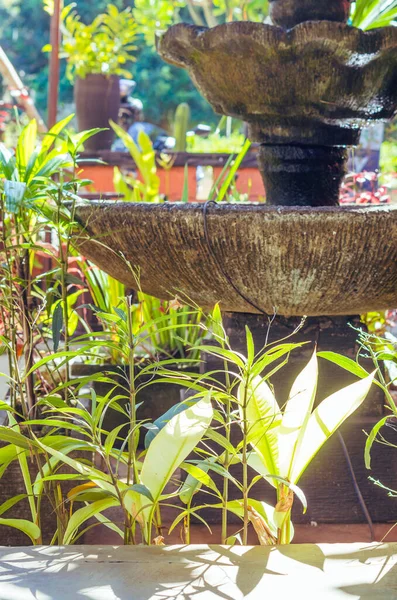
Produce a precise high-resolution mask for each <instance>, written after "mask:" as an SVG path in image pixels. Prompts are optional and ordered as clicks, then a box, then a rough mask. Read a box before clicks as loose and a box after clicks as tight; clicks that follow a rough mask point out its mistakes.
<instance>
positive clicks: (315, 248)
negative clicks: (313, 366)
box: [75, 201, 397, 316]
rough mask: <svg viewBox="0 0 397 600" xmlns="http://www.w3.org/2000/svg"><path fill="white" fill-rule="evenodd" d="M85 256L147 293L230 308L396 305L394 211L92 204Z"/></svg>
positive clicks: (83, 211)
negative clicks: (138, 276)
mask: <svg viewBox="0 0 397 600" xmlns="http://www.w3.org/2000/svg"><path fill="white" fill-rule="evenodd" d="M75 214H76V220H77V221H78V222H79V223H80V225H81V229H80V231H79V233H77V232H76V237H75V243H76V246H77V247H78V248H79V249H80V251H81V253H82V254H84V256H86V257H87V258H88V259H89V260H91V261H92V262H93V263H95V264H96V265H98V266H99V267H100V268H101V269H103V270H104V271H106V272H108V273H109V274H111V275H113V276H114V277H115V278H117V279H119V280H120V281H122V282H123V283H125V284H126V285H127V286H129V287H131V288H136V280H135V276H134V274H133V271H134V270H135V272H137V271H139V273H140V284H141V287H142V289H143V291H145V292H146V293H149V294H151V295H154V296H157V297H159V298H171V297H173V296H175V295H178V296H179V297H180V298H181V299H182V300H186V301H189V300H190V301H192V302H195V303H197V304H198V305H200V306H202V307H204V308H210V307H212V306H213V305H214V304H215V303H216V302H219V303H220V306H221V308H222V309H223V310H225V311H229V312H245V313H247V312H248V313H261V312H264V313H266V314H273V313H274V312H277V313H278V314H281V315H285V316H302V315H308V316H321V315H348V314H360V313H363V312H367V311H372V310H381V309H386V308H394V307H396V306H397V207H394V206H390V205H389V206H370V207H362V206H344V207H317V208H310V207H274V206H267V205H263V204H251V203H250V204H213V203H211V204H198V203H192V204H181V203H165V204H149V203H125V202H102V201H98V202H90V203H87V204H79V205H77V206H76V209H75Z"/></svg>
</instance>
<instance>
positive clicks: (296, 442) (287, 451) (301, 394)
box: [278, 352, 318, 480]
mask: <svg viewBox="0 0 397 600" xmlns="http://www.w3.org/2000/svg"><path fill="white" fill-rule="evenodd" d="M317 379H318V364H317V356H316V352H314V353H313V356H312V357H311V359H310V361H309V362H308V364H307V365H306V366H305V368H304V369H303V370H302V372H301V373H300V374H299V375H298V377H297V378H296V379H295V382H294V383H293V385H292V388H291V391H290V394H289V397H288V400H287V404H286V406H285V409H284V413H283V418H282V421H281V425H280V429H279V433H278V447H279V453H280V464H279V469H280V470H279V473H280V475H281V476H282V477H285V478H286V479H288V480H290V478H291V472H292V469H293V464H294V459H295V456H296V455H297V453H298V450H299V447H300V445H301V444H302V441H303V439H304V437H305V429H306V425H307V423H308V421H309V418H310V415H311V412H312V409H313V404H314V399H315V397H316V391H317Z"/></svg>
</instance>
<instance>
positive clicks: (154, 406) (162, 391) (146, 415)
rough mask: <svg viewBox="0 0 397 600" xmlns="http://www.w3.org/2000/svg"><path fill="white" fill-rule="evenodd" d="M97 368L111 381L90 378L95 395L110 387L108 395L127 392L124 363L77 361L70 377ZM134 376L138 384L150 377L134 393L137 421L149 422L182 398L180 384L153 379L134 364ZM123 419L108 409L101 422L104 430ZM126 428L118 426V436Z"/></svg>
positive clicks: (169, 367)
mask: <svg viewBox="0 0 397 600" xmlns="http://www.w3.org/2000/svg"><path fill="white" fill-rule="evenodd" d="M167 368H168V369H170V370H175V372H176V373H177V372H178V371H179V370H180V369H178V368H177V365H176V364H175V369H172V366H170V365H168V367H167ZM189 371H194V369H193V368H192V367H190V366H189ZM101 372H103V374H104V375H105V373H108V374H109V376H110V377H111V378H112V380H113V381H114V383H107V382H103V381H93V382H92V386H93V388H94V390H95V392H96V394H97V395H98V396H106V394H108V393H109V392H110V391H111V390H113V391H112V394H111V396H110V397H115V396H119V395H124V396H126V395H127V391H126V389H125V387H126V381H125V377H126V376H127V377H128V374H129V368H128V367H126V366H122V365H119V366H117V365H89V364H79V363H77V364H75V365H73V368H72V375H73V377H83V376H84V377H87V376H88V375H95V374H97V373H101ZM196 372H198V368H197V369H196ZM135 377H136V378H137V383H139V384H142V383H148V382H149V381H152V383H151V384H150V385H148V386H147V387H145V388H144V389H142V390H140V391H139V392H138V394H137V398H136V402H137V404H140V406H138V409H137V419H138V420H139V421H143V420H144V421H150V422H153V421H155V420H156V419H158V418H159V417H161V416H162V415H163V414H164V413H165V412H167V410H169V409H170V408H171V407H172V406H174V405H175V404H178V402H180V401H181V400H183V399H184V396H185V388H184V387H182V386H181V385H178V384H174V383H166V382H156V377H153V376H151V375H143V376H140V375H139V367H137V368H136V371H135ZM123 386H124V387H123ZM119 404H120V405H122V406H123V405H126V404H127V401H126V400H125V401H124V400H120V401H119ZM125 422H126V417H125V416H124V415H123V414H122V413H120V412H118V411H116V410H108V411H107V412H106V416H105V419H104V422H103V428H104V429H105V430H107V431H111V430H112V429H114V428H115V427H118V426H119V425H121V424H122V423H125ZM126 432H127V429H125V430H122V432H121V437H123V435H125V434H126ZM146 432H147V430H146V428H145V427H142V428H141V431H140V438H139V446H140V447H144V438H145V435H146ZM121 444H122V442H121V441H120V440H119V441H118V442H116V444H115V445H116V446H117V445H119V446H121Z"/></svg>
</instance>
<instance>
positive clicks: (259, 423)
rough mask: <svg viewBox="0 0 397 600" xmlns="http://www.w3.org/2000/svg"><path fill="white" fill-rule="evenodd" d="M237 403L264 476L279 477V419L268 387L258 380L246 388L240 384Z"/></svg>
mask: <svg viewBox="0 0 397 600" xmlns="http://www.w3.org/2000/svg"><path fill="white" fill-rule="evenodd" d="M238 401H239V412H240V418H241V419H245V415H244V407H245V411H246V419H247V422H248V433H249V441H250V444H251V445H252V447H253V448H254V449H255V451H256V453H257V454H258V456H259V457H260V459H261V460H262V462H263V465H264V467H265V470H266V472H267V473H274V474H276V475H279V449H278V433H279V427H280V424H281V418H282V415H281V411H280V408H279V406H278V404H277V402H276V399H275V397H274V395H273V393H272V391H271V389H270V387H269V386H268V385H267V383H266V381H263V380H262V379H261V378H260V377H254V378H253V379H252V380H250V382H249V384H248V387H247V386H246V385H245V383H243V382H242V383H241V384H240V386H239V389H238Z"/></svg>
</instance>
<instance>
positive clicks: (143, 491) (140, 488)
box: [129, 483, 154, 502]
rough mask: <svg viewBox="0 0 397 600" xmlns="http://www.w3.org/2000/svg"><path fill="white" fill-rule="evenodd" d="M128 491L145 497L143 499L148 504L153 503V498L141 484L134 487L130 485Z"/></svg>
mask: <svg viewBox="0 0 397 600" xmlns="http://www.w3.org/2000/svg"><path fill="white" fill-rule="evenodd" d="M129 489H130V490H133V491H134V492H137V493H138V494H140V495H141V496H145V498H148V500H150V502H154V499H153V496H152V494H151V492H150V490H149V489H148V488H147V487H146V485H143V484H142V483H134V485H131V486H130V488H129Z"/></svg>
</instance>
